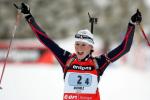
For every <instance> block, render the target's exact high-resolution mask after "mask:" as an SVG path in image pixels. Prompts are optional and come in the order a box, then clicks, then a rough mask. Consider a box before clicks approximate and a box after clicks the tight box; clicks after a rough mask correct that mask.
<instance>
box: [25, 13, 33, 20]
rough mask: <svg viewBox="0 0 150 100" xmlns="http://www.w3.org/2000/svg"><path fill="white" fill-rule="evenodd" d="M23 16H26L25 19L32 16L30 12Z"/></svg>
mask: <svg viewBox="0 0 150 100" xmlns="http://www.w3.org/2000/svg"><path fill="white" fill-rule="evenodd" d="M24 17H25V18H26V20H29V19H30V18H31V17H32V15H31V13H29V14H24Z"/></svg>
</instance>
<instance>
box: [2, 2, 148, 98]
mask: <svg viewBox="0 0 150 100" xmlns="http://www.w3.org/2000/svg"><path fill="white" fill-rule="evenodd" d="M21 2H26V3H28V4H29V5H30V10H31V13H32V15H33V16H34V18H35V20H36V21H37V22H38V24H39V25H40V26H41V27H42V29H43V30H44V31H45V32H46V33H47V34H48V36H49V37H50V38H52V39H53V40H54V41H55V42H56V43H58V44H59V45H60V47H62V48H64V49H66V50H68V51H70V52H72V53H73V52H74V41H73V36H74V34H75V33H76V32H77V31H79V30H80V29H89V30H90V23H89V17H88V12H89V13H90V14H91V16H94V17H97V18H98V23H97V24H96V25H95V27H94V35H95V37H94V38H95V41H96V44H95V52H94V56H96V55H100V54H103V53H106V52H109V51H110V50H112V49H113V48H115V47H116V46H117V45H119V44H120V43H121V42H122V41H123V39H124V35H125V33H126V29H127V25H128V22H129V20H130V18H131V16H132V15H133V14H134V13H135V12H136V10H137V8H138V9H139V10H140V11H141V13H142V15H143V21H142V25H143V28H144V31H145V33H146V35H147V37H148V39H149V40H150V28H149V27H150V21H149V16H150V13H149V12H150V0H0V75H1V73H2V68H3V65H4V61H5V58H6V54H7V50H8V46H9V43H10V39H11V37H12V30H13V28H14V25H15V20H16V14H17V10H16V9H15V8H14V7H13V3H16V4H20V3H21ZM149 84H150V48H149V47H148V45H147V43H146V41H145V39H144V37H143V35H142V33H141V31H140V29H139V27H138V26H137V27H136V30H135V36H134V41H133V45H132V48H131V50H130V52H129V53H128V54H127V55H125V56H124V57H122V58H121V59H119V60H118V61H116V62H115V63H113V64H111V65H110V66H109V67H108V68H107V69H106V71H105V73H104V75H103V76H102V78H101V81H100V84H99V88H100V91H101V98H102V100H150V86H149ZM2 86H3V88H4V89H3V90H0V100H20V99H21V100H62V96H63V73H62V70H61V67H60V65H59V64H58V62H57V61H56V59H55V57H54V56H53V53H52V52H50V51H49V50H48V49H47V48H46V47H44V46H43V45H42V44H41V43H40V42H39V41H38V40H37V38H36V37H35V35H34V33H33V32H32V30H31V29H30V27H29V25H28V23H27V22H26V20H25V19H24V17H23V16H22V18H21V21H20V24H19V26H18V27H17V30H16V33H15V37H14V39H13V43H12V45H11V50H10V54H9V57H8V60H7V65H6V71H5V73H4V78H3V81H2Z"/></svg>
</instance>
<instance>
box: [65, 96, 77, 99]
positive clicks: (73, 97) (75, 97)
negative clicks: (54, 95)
mask: <svg viewBox="0 0 150 100" xmlns="http://www.w3.org/2000/svg"><path fill="white" fill-rule="evenodd" d="M77 98H78V97H77V95H65V96H64V99H65V100H76V99H77Z"/></svg>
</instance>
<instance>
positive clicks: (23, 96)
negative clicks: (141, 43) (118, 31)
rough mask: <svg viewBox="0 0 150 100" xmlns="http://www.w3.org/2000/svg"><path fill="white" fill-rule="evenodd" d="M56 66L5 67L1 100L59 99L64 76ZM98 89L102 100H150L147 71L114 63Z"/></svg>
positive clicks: (27, 65)
mask: <svg viewBox="0 0 150 100" xmlns="http://www.w3.org/2000/svg"><path fill="white" fill-rule="evenodd" d="M0 66H2V65H0ZM58 66H59V65H44V64H32V65H29V64H26V65H23V64H9V65H7V68H6V72H5V74H4V78H3V81H2V87H3V89H2V90H0V100H62V97H63V85H64V84H63V73H62V71H61V68H60V67H58ZM1 69H2V67H0V70H1ZM0 73H1V72H0ZM99 88H100V94H101V100H150V71H148V70H139V69H134V68H132V67H131V66H129V65H122V64H121V63H120V64H119V63H115V64H113V65H111V66H109V68H107V69H106V71H105V73H104V74H103V76H102V77H101V80H100V84H99Z"/></svg>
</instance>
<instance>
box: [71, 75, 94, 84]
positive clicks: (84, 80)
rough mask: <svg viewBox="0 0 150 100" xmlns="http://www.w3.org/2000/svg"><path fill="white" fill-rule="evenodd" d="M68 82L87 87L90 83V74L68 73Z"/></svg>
mask: <svg viewBox="0 0 150 100" xmlns="http://www.w3.org/2000/svg"><path fill="white" fill-rule="evenodd" d="M68 83H69V85H70V86H84V87H89V86H91V83H92V76H91V75H89V74H76V73H71V74H70V75H69V79H68Z"/></svg>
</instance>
